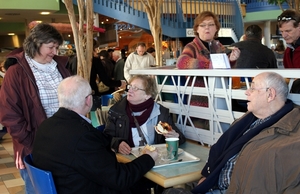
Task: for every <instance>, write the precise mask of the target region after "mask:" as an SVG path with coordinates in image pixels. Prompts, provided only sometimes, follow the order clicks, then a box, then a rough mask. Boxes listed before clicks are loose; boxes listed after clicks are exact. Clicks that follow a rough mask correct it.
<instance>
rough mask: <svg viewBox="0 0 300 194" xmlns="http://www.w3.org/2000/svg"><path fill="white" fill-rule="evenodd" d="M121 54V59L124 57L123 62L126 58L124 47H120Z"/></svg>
mask: <svg viewBox="0 0 300 194" xmlns="http://www.w3.org/2000/svg"><path fill="white" fill-rule="evenodd" d="M121 56H122V59H124V62H125V61H126V59H127V56H126V50H125V49H121Z"/></svg>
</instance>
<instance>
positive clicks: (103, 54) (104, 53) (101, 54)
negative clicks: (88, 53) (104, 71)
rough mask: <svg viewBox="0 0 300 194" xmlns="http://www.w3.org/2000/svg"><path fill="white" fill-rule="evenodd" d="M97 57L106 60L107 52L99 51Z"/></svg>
mask: <svg viewBox="0 0 300 194" xmlns="http://www.w3.org/2000/svg"><path fill="white" fill-rule="evenodd" d="M99 56H100V57H103V58H104V59H108V58H109V53H108V52H107V50H102V51H100V53H99Z"/></svg>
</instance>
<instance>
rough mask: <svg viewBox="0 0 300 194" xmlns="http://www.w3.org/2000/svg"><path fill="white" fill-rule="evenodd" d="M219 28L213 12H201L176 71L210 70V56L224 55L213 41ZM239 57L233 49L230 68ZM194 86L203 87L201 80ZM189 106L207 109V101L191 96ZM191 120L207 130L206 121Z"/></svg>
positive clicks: (219, 45) (221, 48)
mask: <svg viewBox="0 0 300 194" xmlns="http://www.w3.org/2000/svg"><path fill="white" fill-rule="evenodd" d="M220 27H221V25H220V22H219V19H218V17H217V16H216V15H215V14H214V13H213V12H210V11H203V12H201V13H200V14H199V15H198V16H197V17H196V18H195V20H194V27H193V29H194V34H195V38H194V39H193V41H192V42H190V43H188V44H187V45H186V46H185V47H184V48H183V51H182V53H181V55H180V56H179V58H178V60H177V67H178V69H211V68H212V64H211V59H210V54H213V53H225V47H224V46H223V45H222V44H221V43H220V42H219V41H217V40H215V38H217V37H218V32H219V30H220ZM239 56H240V50H239V49H238V48H236V47H234V48H233V50H232V52H231V54H230V57H229V61H230V63H231V64H230V65H231V66H233V65H234V64H235V62H236V60H237V59H238V57H239ZM190 82H191V81H190ZM194 86H196V87H204V86H205V85H204V81H203V78H202V77H197V79H196V82H195V85H194ZM190 104H191V105H192V106H203V107H208V99H207V97H206V96H192V98H191V102H190ZM192 120H193V123H194V125H195V126H196V127H198V128H203V129H208V128H209V126H208V121H207V120H201V119H196V118H195V119H194V118H192Z"/></svg>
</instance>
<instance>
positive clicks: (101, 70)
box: [90, 40, 127, 110]
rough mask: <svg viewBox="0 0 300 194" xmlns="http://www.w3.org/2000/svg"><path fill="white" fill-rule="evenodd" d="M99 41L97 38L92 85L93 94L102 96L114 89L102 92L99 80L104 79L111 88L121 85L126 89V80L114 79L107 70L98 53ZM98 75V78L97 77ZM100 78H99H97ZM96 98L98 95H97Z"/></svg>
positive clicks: (94, 49)
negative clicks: (99, 87)
mask: <svg viewBox="0 0 300 194" xmlns="http://www.w3.org/2000/svg"><path fill="white" fill-rule="evenodd" d="M97 48H98V43H97V41H96V40H94V46H93V59H92V68H91V73H90V85H91V88H92V90H93V96H94V97H95V96H101V95H104V94H110V93H111V91H114V89H113V90H112V89H111V90H109V91H107V92H104V93H103V92H102V93H101V92H100V91H99V90H98V85H97V82H99V81H102V82H103V83H104V84H105V85H106V86H108V87H110V88H115V87H120V88H123V89H125V87H126V84H127V83H126V81H125V80H124V79H123V80H113V79H112V78H111V77H110V76H109V75H108V74H107V73H106V70H105V67H104V66H103V64H102V61H101V59H100V57H99V56H98V53H97ZM105 52H106V51H105ZM97 76H98V78H97ZM97 79H98V80H97ZM95 98H96V97H95ZM93 110H94V108H93Z"/></svg>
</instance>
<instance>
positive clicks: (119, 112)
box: [104, 75, 185, 154]
mask: <svg viewBox="0 0 300 194" xmlns="http://www.w3.org/2000/svg"><path fill="white" fill-rule="evenodd" d="M128 84H129V85H127V89H128V93H127V96H126V97H125V98H123V99H121V100H120V101H119V102H117V103H116V104H115V105H113V106H112V107H111V108H110V110H109V112H108V123H107V126H106V128H105V130H104V132H105V133H107V134H109V135H111V136H113V141H112V148H113V149H114V150H115V151H116V152H119V153H122V154H130V152H131V147H137V146H141V144H140V141H141V140H142V138H143V136H144V140H145V141H144V142H143V143H142V144H145V143H146V144H149V145H152V144H159V143H165V138H167V137H179V143H180V144H182V143H184V142H185V137H184V135H183V134H182V133H181V132H180V131H179V129H178V128H177V127H176V126H175V124H174V123H173V121H172V118H171V116H170V114H169V110H168V109H167V108H165V107H163V106H162V105H160V104H158V103H156V102H155V101H154V98H155V96H156V94H157V89H156V83H155V80H154V79H153V78H151V77H149V76H145V75H136V76H134V77H132V78H131V79H130V81H129V83H128ZM159 121H162V122H167V123H168V124H169V125H171V126H172V131H170V132H169V133H167V134H165V135H160V134H157V133H156V132H155V129H154V126H156V125H157V124H158V122H159ZM139 129H140V130H139ZM139 131H141V132H142V133H143V134H142V135H140V134H139Z"/></svg>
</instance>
